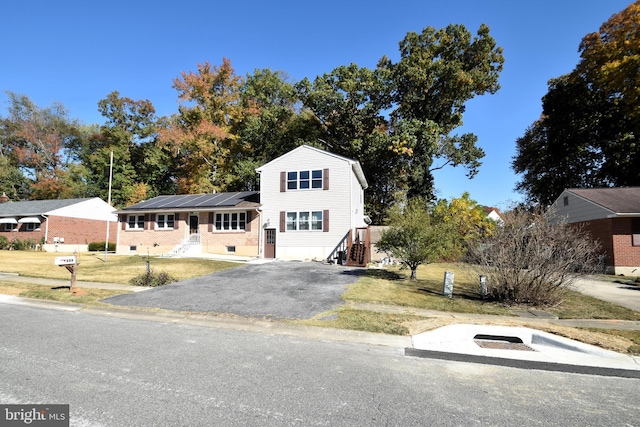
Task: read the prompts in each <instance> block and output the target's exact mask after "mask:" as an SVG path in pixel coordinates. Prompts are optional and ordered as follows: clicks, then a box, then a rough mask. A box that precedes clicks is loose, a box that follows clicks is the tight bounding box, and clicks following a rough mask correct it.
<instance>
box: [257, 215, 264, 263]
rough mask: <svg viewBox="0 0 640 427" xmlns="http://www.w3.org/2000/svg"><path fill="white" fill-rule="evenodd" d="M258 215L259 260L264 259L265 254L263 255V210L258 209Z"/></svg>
mask: <svg viewBox="0 0 640 427" xmlns="http://www.w3.org/2000/svg"><path fill="white" fill-rule="evenodd" d="M256 213H257V214H258V258H263V257H264V254H263V253H262V210H260V208H256Z"/></svg>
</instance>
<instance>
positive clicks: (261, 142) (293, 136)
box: [226, 68, 308, 191]
mask: <svg viewBox="0 0 640 427" xmlns="http://www.w3.org/2000/svg"><path fill="white" fill-rule="evenodd" d="M240 102H241V105H242V108H243V111H242V115H241V117H240V118H239V120H238V121H237V122H236V123H235V126H234V133H235V134H236V135H237V136H238V138H239V140H240V141H242V144H243V150H242V152H239V153H238V157H237V162H236V164H235V165H234V166H233V173H232V174H229V175H228V178H227V181H226V188H227V190H231V191H235V190H238V191H240V190H256V189H258V185H259V183H258V181H257V179H258V176H257V174H256V171H255V169H256V168H257V167H259V166H261V165H263V164H265V163H267V162H269V161H271V160H273V159H275V158H276V157H279V156H281V155H282V154H284V153H286V152H288V151H290V150H292V149H294V148H295V147H297V146H298V145H299V144H300V142H301V141H302V140H303V139H304V138H305V137H306V136H308V132H307V127H306V126H305V123H306V119H305V118H304V115H300V114H299V113H300V111H299V107H300V106H299V104H300V102H299V100H298V97H297V94H296V91H295V89H294V87H293V84H291V83H290V82H289V81H288V77H287V75H286V74H285V73H284V72H281V71H275V72H274V71H271V70H270V69H268V68H266V69H258V70H255V71H254V72H253V74H249V75H247V78H246V80H245V82H244V84H243V86H242V88H241V91H240Z"/></svg>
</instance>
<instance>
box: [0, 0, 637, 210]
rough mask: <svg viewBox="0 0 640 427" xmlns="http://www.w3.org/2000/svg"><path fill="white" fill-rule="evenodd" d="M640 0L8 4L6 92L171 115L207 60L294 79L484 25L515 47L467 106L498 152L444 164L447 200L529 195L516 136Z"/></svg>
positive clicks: (507, 200) (40, 100)
mask: <svg viewBox="0 0 640 427" xmlns="http://www.w3.org/2000/svg"><path fill="white" fill-rule="evenodd" d="M630 3H631V1H630V0H624V1H620V0H535V1H534V0H531V1H523V0H484V1H478V0H459V1H430V0H393V1H390V0H389V1H381V0H369V1H360V0H358V1H350V0H342V1H336V0H324V1H317V2H316V1H305V0H297V1H289V0H286V1H278V0H274V1H270V2H268V1H264V0H262V1H254V0H245V1H243V2H229V1H225V2H222V1H205V0H197V1H185V2H181V3H179V2H167V1H164V0H155V1H137V0H129V1H122V0H113V1H110V2H91V1H86V0H83V1H76V0H71V1H64V0H62V1H59V2H53V1H48V0H22V1H19V2H18V1H12V2H5V4H3V6H2V15H3V19H2V21H3V22H2V25H1V26H0V40H2V45H1V46H2V47H0V60H1V65H0V90H1V91H3V92H2V94H0V116H6V107H7V99H6V96H5V94H4V91H12V92H16V93H19V94H24V95H27V96H28V97H30V98H31V99H32V100H33V101H34V102H35V103H37V104H38V105H39V106H40V107H46V106H48V105H50V104H51V103H52V102H54V101H55V102H60V103H62V104H64V105H65V106H66V107H67V109H68V110H69V115H70V117H72V118H77V119H79V120H80V121H82V122H84V123H87V124H90V123H102V122H103V119H102V117H101V116H100V114H99V113H98V111H97V103H98V101H99V100H100V99H103V98H104V97H105V96H106V95H107V94H108V93H110V92H112V91H114V90H117V91H119V92H120V95H121V96H127V97H130V98H133V99H148V100H150V101H151V102H152V103H153V104H154V106H155V107H156V111H157V113H158V115H169V114H173V113H175V112H177V105H178V104H177V102H176V98H177V97H176V91H175V90H174V89H173V88H172V80H173V79H174V78H175V77H177V76H179V74H180V72H181V71H195V70H196V69H197V64H198V63H203V62H205V61H209V62H211V63H212V64H214V65H218V64H220V63H221V62H222V58H223V57H227V58H229V59H230V60H231V64H232V66H233V67H234V68H235V70H236V73H237V74H240V75H245V74H247V73H251V72H253V70H255V69H257V68H270V69H271V70H282V71H285V72H286V73H287V74H288V75H289V76H290V78H291V80H292V81H297V80H301V79H302V78H304V77H309V78H310V79H313V78H314V77H315V76H317V75H319V74H322V73H325V72H329V71H331V70H332V69H333V68H335V67H337V66H339V65H347V64H350V63H356V64H358V65H359V66H361V67H370V68H373V67H375V65H376V63H377V61H378V59H379V58H380V57H382V56H383V55H387V56H388V57H390V58H391V59H392V60H396V59H397V58H398V42H399V41H400V40H401V39H402V38H404V36H405V34H406V33H407V32H409V31H415V32H420V31H422V29H423V28H424V27H427V26H432V27H435V28H442V27H445V26H446V25H448V24H450V23H454V24H463V25H465V26H466V27H467V29H469V30H470V31H471V32H472V33H475V32H476V31H477V29H478V27H479V26H480V24H482V23H485V24H487V25H488V26H489V28H490V29H491V35H492V36H493V37H494V38H495V39H496V41H497V43H498V45H499V46H502V47H503V48H504V55H505V58H506V60H505V65H504V70H503V72H502V74H501V77H500V84H501V86H502V88H501V89H500V90H499V91H498V93H497V94H495V95H485V96H482V97H478V98H475V99H473V100H472V101H470V102H469V103H468V104H467V112H466V113H465V116H464V126H463V127H462V128H459V130H458V131H459V132H460V133H463V132H472V133H475V134H476V135H477V136H478V138H479V141H478V145H480V146H481V147H482V148H483V149H484V151H485V152H486V157H485V158H484V159H483V166H482V167H481V168H480V172H479V174H478V175H477V176H476V177H475V178H473V179H472V180H469V179H467V178H466V176H465V171H464V169H460V168H457V169H452V168H447V169H446V170H443V171H439V172H437V173H436V174H435V185H436V188H437V191H438V196H439V197H440V198H451V197H459V196H460V195H461V194H462V193H463V192H464V191H468V192H469V193H470V195H471V198H472V199H474V200H476V201H478V202H479V203H481V204H484V205H491V206H497V207H501V208H506V207H508V206H509V205H510V204H511V203H512V202H517V201H519V200H521V198H522V197H521V195H520V194H517V193H515V192H514V187H515V185H516V182H517V180H518V177H517V176H516V175H515V174H514V173H513V172H512V171H511V169H510V164H511V159H512V157H513V156H514V155H515V141H516V139H517V138H518V137H520V136H522V135H523V134H524V132H525V130H526V128H527V127H528V126H529V125H531V124H532V123H533V122H534V121H535V120H536V119H538V118H539V116H540V112H541V98H542V96H544V95H545V94H546V92H547V81H548V80H549V79H550V78H553V77H558V76H560V75H562V74H565V73H568V72H570V71H571V70H572V69H573V68H574V67H575V65H576V64H577V63H578V60H579V55H578V46H579V44H580V40H581V39H582V37H584V36H585V35H586V34H587V33H589V32H594V31H597V30H598V29H599V27H600V25H601V24H602V23H603V22H605V21H606V20H607V19H609V17H610V16H611V15H613V14H614V13H617V12H619V11H621V10H622V9H624V8H625V7H627V6H628V5H629V4H630Z"/></svg>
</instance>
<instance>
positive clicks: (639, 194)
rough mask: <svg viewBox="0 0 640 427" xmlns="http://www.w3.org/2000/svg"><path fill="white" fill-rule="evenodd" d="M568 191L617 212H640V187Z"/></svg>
mask: <svg viewBox="0 0 640 427" xmlns="http://www.w3.org/2000/svg"><path fill="white" fill-rule="evenodd" d="M567 191H569V192H571V193H573V194H575V195H576V196H579V197H582V198H583V199H586V200H589V201H590V202H592V203H595V204H597V205H599V206H602V207H603V208H605V209H609V210H611V211H613V212H615V213H626V214H630V213H640V187H615V188H570V189H568V190H567Z"/></svg>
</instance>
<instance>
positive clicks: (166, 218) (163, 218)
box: [156, 214, 175, 230]
mask: <svg viewBox="0 0 640 427" xmlns="http://www.w3.org/2000/svg"><path fill="white" fill-rule="evenodd" d="M174 221H175V215H174V214H158V215H156V229H158V230H171V229H173V223H174Z"/></svg>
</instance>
